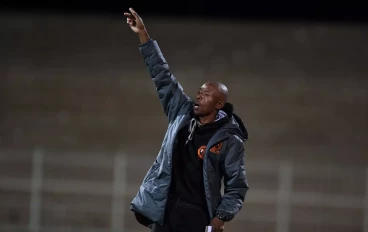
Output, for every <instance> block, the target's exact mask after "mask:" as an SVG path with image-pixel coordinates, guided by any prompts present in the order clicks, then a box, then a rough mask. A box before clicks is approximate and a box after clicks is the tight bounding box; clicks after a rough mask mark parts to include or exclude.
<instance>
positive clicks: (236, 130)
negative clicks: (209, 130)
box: [221, 102, 248, 141]
mask: <svg viewBox="0 0 368 232" xmlns="http://www.w3.org/2000/svg"><path fill="white" fill-rule="evenodd" d="M221 110H222V111H224V112H225V113H226V114H227V116H228V117H229V119H230V123H228V124H227V125H225V128H226V130H227V131H230V133H231V134H236V135H238V136H239V137H240V138H242V140H243V141H246V140H248V130H247V128H246V127H245V125H244V123H243V121H242V120H241V118H240V117H239V116H238V115H236V114H235V113H234V106H233V105H232V104H231V103H229V102H227V103H226V104H225V106H224V107H223V108H222V109H221Z"/></svg>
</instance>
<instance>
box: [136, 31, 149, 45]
mask: <svg viewBox="0 0 368 232" xmlns="http://www.w3.org/2000/svg"><path fill="white" fill-rule="evenodd" d="M138 37H139V40H140V41H141V44H144V43H147V42H148V41H149V40H150V37H149V35H148V33H147V31H146V29H143V30H141V31H138Z"/></svg>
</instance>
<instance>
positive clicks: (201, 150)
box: [197, 146, 206, 159]
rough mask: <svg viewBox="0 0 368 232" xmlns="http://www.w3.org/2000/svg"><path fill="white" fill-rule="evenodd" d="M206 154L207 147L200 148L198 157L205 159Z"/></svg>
mask: <svg viewBox="0 0 368 232" xmlns="http://www.w3.org/2000/svg"><path fill="white" fill-rule="evenodd" d="M205 152H206V146H200V147H199V148H198V151H197V155H198V157H199V158H200V159H203V157H204V153H205Z"/></svg>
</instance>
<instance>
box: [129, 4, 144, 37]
mask: <svg viewBox="0 0 368 232" xmlns="http://www.w3.org/2000/svg"><path fill="white" fill-rule="evenodd" d="M129 11H130V13H128V12H125V13H124V15H125V16H126V17H127V24H128V25H129V27H130V29H132V31H134V32H135V33H140V32H143V31H145V27H144V24H143V20H142V18H141V17H139V15H138V14H137V12H135V11H134V10H133V8H129Z"/></svg>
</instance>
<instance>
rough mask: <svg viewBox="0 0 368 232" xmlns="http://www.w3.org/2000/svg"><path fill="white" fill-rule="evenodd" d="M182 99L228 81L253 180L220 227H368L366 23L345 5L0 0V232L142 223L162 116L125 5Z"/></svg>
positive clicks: (309, 230)
mask: <svg viewBox="0 0 368 232" xmlns="http://www.w3.org/2000/svg"><path fill="white" fill-rule="evenodd" d="M129 7H133V8H134V9H135V10H136V11H137V12H138V13H139V14H140V15H141V16H142V18H143V20H144V23H145V25H146V26H147V29H148V31H149V33H150V35H151V37H152V38H153V39H155V40H157V41H158V44H159V46H160V48H161V50H162V52H163V54H164V56H165V58H166V60H167V61H168V64H169V65H170V67H171V70H172V73H173V75H174V76H175V77H176V78H177V79H178V80H179V82H180V83H181V85H182V86H183V88H184V89H185V91H186V93H187V94H188V95H189V96H195V93H196V92H197V90H198V88H199V87H200V86H201V85H202V84H203V83H204V82H206V81H210V80H212V81H213V80H216V81H220V82H223V83H225V84H226V85H227V87H228V88H229V93H230V96H229V101H230V102H231V103H233V104H234V107H235V112H236V113H237V114H238V115H239V116H240V117H241V118H242V120H243V121H244V122H245V124H246V126H247V128H248V132H249V140H248V141H247V142H246V143H245V151H246V169H247V177H248V180H249V184H250V190H249V191H248V194H247V197H246V200H245V204H244V208H243V209H242V211H241V212H240V213H239V214H238V215H237V217H236V218H235V219H234V220H233V221H232V222H231V223H228V224H227V225H226V231H227V232H235V231H237V232H239V231H246V232H294V231H296V232H368V156H367V154H368V143H367V141H368V130H367V128H368V120H367V119H368V107H367V106H368V78H367V77H368V66H367V63H368V43H367V41H368V27H367V24H366V23H367V21H366V18H365V17H364V14H366V9H367V8H366V7H364V6H363V3H362V4H360V5H357V4H355V3H354V2H353V1H344V2H341V3H338V2H337V1H335V2H332V1H319V2H317V1H293V2H291V1H290V2H286V1H282V2H281V1H272V2H271V1H242V2H240V1H238V2H235V1H222V2H218V1H200V0H198V1H192V0H190V1H170V2H169V3H165V2H164V1H150V2H148V1H123V0H122V1H108V0H105V1H102V0H101V1H83V2H82V1H79V2H78V1H48V2H45V3H41V2H40V1H31V0H30V1H27V2H25V1H24V3H23V2H20V1H18V2H17V1H0V9H1V10H2V12H1V13H0V230H1V232H59V231H63V232H71V231H78V232H84V231H88V232H107V231H108V232H146V231H147V228H144V227H142V226H141V225H139V224H138V223H137V222H136V221H135V219H134V216H133V214H132V213H131V212H130V210H129V204H130V202H131V200H132V199H133V197H134V196H135V195H136V193H137V190H138V189H139V186H140V184H141V182H142V179H143V178H144V176H145V175H146V173H147V170H148V169H149V167H150V166H151V164H152V163H153V162H155V159H156V155H157V152H158V151H159V149H160V148H161V143H162V139H163V137H164V135H165V132H166V129H167V124H168V123H167V119H166V117H165V116H164V114H163V112H162V107H161V106H160V103H159V101H158V98H157V93H156V89H155V88H154V84H153V83H152V81H151V80H150V77H149V74H148V72H147V69H146V68H145V67H144V62H143V59H142V57H141V55H140V53H139V50H138V47H139V39H138V38H137V36H136V35H135V34H134V33H132V31H131V30H130V29H129V27H128V26H127V25H126V20H125V17H124V16H123V13H124V12H125V11H128V8H129Z"/></svg>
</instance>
